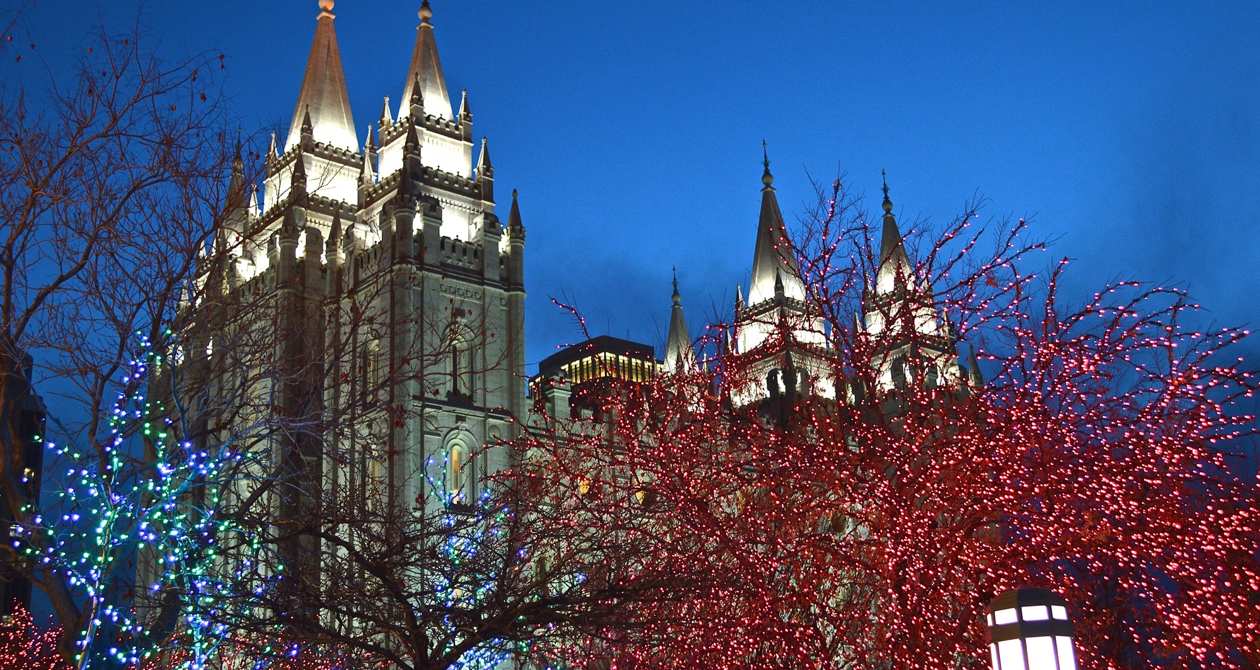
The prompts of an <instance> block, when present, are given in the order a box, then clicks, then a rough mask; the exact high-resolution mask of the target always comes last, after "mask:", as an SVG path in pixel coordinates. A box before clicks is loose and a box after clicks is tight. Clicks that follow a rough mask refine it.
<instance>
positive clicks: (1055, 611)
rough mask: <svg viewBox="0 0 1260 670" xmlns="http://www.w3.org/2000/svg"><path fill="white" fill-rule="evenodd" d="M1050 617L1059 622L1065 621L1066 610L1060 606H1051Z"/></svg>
mask: <svg viewBox="0 0 1260 670" xmlns="http://www.w3.org/2000/svg"><path fill="white" fill-rule="evenodd" d="M1050 615H1051V616H1053V617H1054V618H1056V619H1058V620H1059V621H1067V608H1066V607H1064V606H1062V605H1051V606H1050Z"/></svg>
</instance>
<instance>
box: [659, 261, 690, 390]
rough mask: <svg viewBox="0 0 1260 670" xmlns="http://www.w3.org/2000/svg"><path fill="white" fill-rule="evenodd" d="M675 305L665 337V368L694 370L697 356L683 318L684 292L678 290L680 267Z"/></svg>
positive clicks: (671, 310)
mask: <svg viewBox="0 0 1260 670" xmlns="http://www.w3.org/2000/svg"><path fill="white" fill-rule="evenodd" d="M672 300H673V307H672V308H670V314H669V335H668V336H667V337H666V338H665V370H666V371H667V372H694V371H695V369H696V357H695V355H694V353H693V352H692V349H691V336H690V335H688V334H687V320H686V319H685V318H683V308H682V294H680V293H679V292H678V269H677V268H675V269H674V293H673V295H672Z"/></svg>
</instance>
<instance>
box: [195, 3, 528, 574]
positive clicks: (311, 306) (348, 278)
mask: <svg viewBox="0 0 1260 670" xmlns="http://www.w3.org/2000/svg"><path fill="white" fill-rule="evenodd" d="M333 5H334V3H333V1H332V0H321V1H320V2H319V13H318V15H317V18H316V21H315V35H314V40H313V44H312V46H311V51H310V56H309V59H308V61H307V64H306V71H305V73H304V75H303V77H302V81H301V87H300V90H299V92H298V96H297V103H296V105H295V107H294V112H293V120H292V124H291V125H290V129H289V133H288V136H287V137H286V138H284V141H283V143H277V142H276V140H275V138H274V136H273V138H272V146H271V149H270V150H269V151H268V155H267V157H266V177H265V181H264V185H263V198H262V204H261V206H260V205H259V204H258V202H257V198H256V197H251V198H248V199H243V201H242V202H241V203H240V204H239V206H238V207H237V209H236V210H235V211H234V212H233V213H232V216H231V217H230V219H231V222H232V223H231V225H230V226H229V229H228V230H227V231H226V233H225V234H224V235H223V236H222V237H223V238H224V239H221V240H218V241H217V243H218V244H220V245H222V248H226V249H228V250H230V253H231V254H232V257H231V260H230V261H229V262H228V263H227V264H226V266H225V267H224V268H223V269H222V270H221V271H220V272H219V273H218V274H217V275H214V276H211V277H210V278H209V279H208V280H207V288H206V293H207V295H208V296H210V298H211V299H210V301H209V302H212V303H215V304H218V305H221V309H222V310H223V315H222V317H221V318H220V319H218V321H219V322H221V323H222V324H223V325H222V327H221V330H218V331H216V332H214V333H207V334H205V337H204V338H203V340H204V341H205V344H206V346H205V347H204V354H203V348H202V347H200V346H193V347H191V348H190V352H189V356H190V358H191V359H192V360H190V361H189V366H188V367H189V369H194V370H195V369H202V370H206V371H218V372H206V373H205V374H218V375H220V376H221V377H222V379H219V380H218V381H217V383H218V384H219V386H220V387H222V388H225V389H226V388H235V389H241V391H240V392H241V393H243V394H244V395H246V396H248V397H249V398H252V399H254V402H252V403H245V406H246V409H245V410H234V411H235V412H236V414H235V416H233V417H232V418H231V419H230V420H229V421H227V422H225V423H227V424H228V425H227V426H225V430H228V431H231V430H235V429H244V427H245V426H250V425H257V424H259V423H262V422H265V420H266V419H267V418H268V417H276V418H280V419H283V421H281V422H278V425H281V426H283V427H282V428H280V429H277V430H270V431H268V432H267V436H266V437H265V438H264V439H266V440H268V441H269V449H270V453H271V454H272V461H273V464H274V465H276V466H278V468H279V469H278V471H279V472H282V473H284V476H285V477H287V478H288V479H289V483H290V484H291V485H289V486H285V487H282V491H283V492H282V493H279V494H277V499H275V500H274V504H275V505H276V514H277V516H278V517H279V518H281V519H302V520H305V521H306V522H313V521H312V519H313V518H314V515H315V514H316V512H317V511H318V510H319V509H320V508H321V504H320V503H321V500H324V501H328V500H336V501H357V503H358V504H362V505H364V506H366V507H367V508H370V509H374V510H385V511H386V512H387V513H389V514H398V515H404V514H406V513H409V512H413V511H415V510H416V509H417V507H421V506H431V505H459V504H463V503H467V502H471V501H473V500H474V499H475V498H476V497H477V496H479V495H480V494H481V493H482V492H481V491H479V490H478V486H480V482H481V481H482V479H483V476H484V475H485V474H488V473H490V472H493V471H495V470H497V469H499V468H502V467H503V466H505V465H506V464H507V462H508V459H509V455H508V453H507V452H506V449H505V448H492V449H488V450H487V449H482V446H483V445H486V444H494V443H495V442H496V441H497V440H499V439H500V438H510V437H512V433H513V431H514V430H515V428H514V425H516V424H514V423H513V422H512V420H511V419H512V417H514V416H515V417H520V416H522V415H523V412H524V409H525V397H524V395H525V394H524V341H523V333H524V304H525V291H524V256H525V227H524V225H523V224H522V220H521V213H520V207H519V204H518V202H517V194H516V192H515V191H513V192H512V202H511V208H510V213H509V215H508V217H507V222H506V225H505V224H504V222H503V221H502V220H501V219H500V218H499V216H498V214H497V213H496V202H495V185H494V166H493V164H492V163H491V160H490V149H489V144H488V141H487V140H486V139H484V138H483V139H482V140H481V141H480V145H479V146H477V143H476V142H475V141H474V136H473V113H472V109H471V107H470V106H469V102H468V96H467V94H466V93H464V94H463V95H462V96H461V99H460V101H459V107H458V109H456V110H452V105H451V98H450V95H449V93H448V91H447V88H446V80H445V76H444V74H443V70H442V63H441V60H440V58H439V56H438V47H437V41H436V31H435V28H434V24H433V20H432V19H433V12H432V10H431V8H430V7H429V3H428V0H424V2H423V4H422V5H421V8H420V11H419V24H418V26H417V28H416V40H415V47H414V49H413V50H412V53H411V59H410V62H407V63H404V62H402V57H401V56H402V55H401V54H400V58H399V59H398V60H399V62H398V63H397V68H398V81H399V84H400V86H401V91H402V96H401V97H400V98H398V99H397V100H398V102H397V103H392V102H391V100H390V98H388V97H386V98H385V102H384V108H383V110H382V111H381V116H380V119H379V123H378V124H377V127H376V129H375V132H374V129H373V126H372V125H367V131H366V135H365V136H364V137H363V142H362V144H360V138H359V136H358V134H357V132H356V130H355V128H356V126H355V123H354V118H353V115H352V113H351V109H350V103H349V95H348V93H347V87H346V76H345V73H344V71H343V68H342V62H341V52H340V48H339V46H338V43H337V34H336V29H335V16H334V14H333V11H332V10H333ZM383 66H384V67H388V60H386V61H385V64H384V65H383ZM474 150H475V155H474ZM474 159H475V161H474ZM238 178H240V176H239V175H238ZM244 341H249V342H254V343H263V346H261V347H259V351H257V352H256V353H255V354H253V356H252V358H251V359H250V360H249V361H248V362H247V364H244V363H243V364H237V365H224V364H222V363H221V362H219V363H215V364H214V365H202V366H200V368H199V367H198V360H196V359H199V358H201V357H202V356H203V355H204V356H205V357H206V358H211V357H213V356H214V355H215V348H216V346H218V347H231V346H238V345H239V344H240V343H241V342H244ZM294 427H296V428H294ZM338 504H342V503H341V502H339V503H338ZM315 542H317V540H315V539H313V537H310V538H305V539H303V540H301V541H299V542H294V543H291V546H289V547H288V548H287V549H286V550H285V551H286V552H287V554H288V555H287V556H286V557H285V559H286V561H285V562H286V566H293V567H292V569H293V570H294V571H297V572H302V571H305V572H307V573H309V574H311V575H312V576H314V575H317V574H318V571H319V566H318V565H311V564H310V559H309V557H310V556H313V555H317V554H318V552H316V551H313V549H316V548H317V547H315V546H311V544H312V543H315Z"/></svg>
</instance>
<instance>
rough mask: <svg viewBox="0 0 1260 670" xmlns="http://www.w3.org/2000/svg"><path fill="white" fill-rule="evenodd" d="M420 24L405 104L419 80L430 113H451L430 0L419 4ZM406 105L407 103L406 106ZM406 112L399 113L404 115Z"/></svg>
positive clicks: (409, 99) (447, 115) (408, 73)
mask: <svg viewBox="0 0 1260 670" xmlns="http://www.w3.org/2000/svg"><path fill="white" fill-rule="evenodd" d="M419 16H420V25H418V26H416V45H415V47H414V48H413V49H412V51H411V62H410V64H409V65H408V66H407V82H406V84H405V85H404V87H403V97H402V99H403V103H402V104H403V105H407V104H410V101H411V97H412V91H413V90H414V89H415V88H416V86H417V84H419V90H420V93H421V97H422V99H423V100H424V108H425V112H426V113H427V114H433V115H435V116H440V117H442V118H444V119H450V118H452V117H451V98H450V94H448V93H447V91H446V75H444V74H443V73H442V59H441V58H440V57H439V56H438V48H437V38H436V37H435V35H434V30H433V23H432V21H431V19H432V18H433V8H432V7H430V6H429V0H424V2H422V3H421V4H420V11H419ZM405 109H406V108H405V107H404V110H405ZM403 115H404V114H403V112H401V111H400V112H399V114H398V116H399V117H402V116H403Z"/></svg>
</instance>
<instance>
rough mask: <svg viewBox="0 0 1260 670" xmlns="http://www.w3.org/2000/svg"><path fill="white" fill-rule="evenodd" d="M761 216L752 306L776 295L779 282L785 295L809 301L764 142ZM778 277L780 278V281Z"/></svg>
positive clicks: (750, 292) (750, 295)
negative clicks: (781, 208) (780, 205)
mask: <svg viewBox="0 0 1260 670" xmlns="http://www.w3.org/2000/svg"><path fill="white" fill-rule="evenodd" d="M761 165H762V174H761V183H762V188H761V213H760V216H759V217H758V220H757V241H756V246H755V247H754V249H753V263H752V281H750V282H749V285H748V305H749V306H750V307H751V306H753V305H757V304H760V303H761V302H762V301H764V300H770V299H773V298H774V297H775V295H776V282H777V283H778V284H780V285H781V287H782V290H783V294H784V295H785V296H786V297H788V298H792V299H795V300H804V299H805V285H804V284H803V283H802V282H801V279H800V272H799V271H798V270H797V265H796V256H795V252H794V251H793V249H792V243H791V240H789V239H788V236H787V227H786V226H785V225H784V223H783V212H782V211H781V210H780V209H779V199H778V197H777V196H776V195H775V189H774V185H773V184H774V175H773V174H771V173H770V151H769V149H768V148H767V145H766V141H765V140H762V141H761ZM776 277H777V278H778V279H776Z"/></svg>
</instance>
